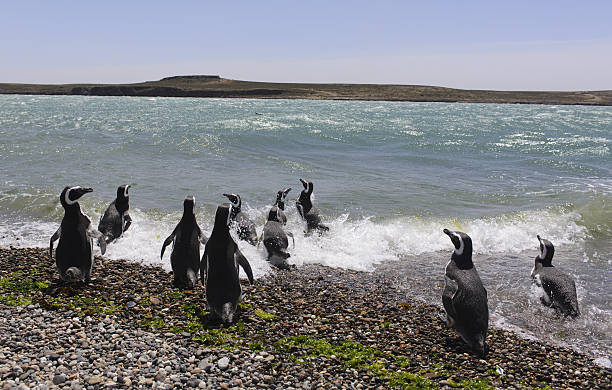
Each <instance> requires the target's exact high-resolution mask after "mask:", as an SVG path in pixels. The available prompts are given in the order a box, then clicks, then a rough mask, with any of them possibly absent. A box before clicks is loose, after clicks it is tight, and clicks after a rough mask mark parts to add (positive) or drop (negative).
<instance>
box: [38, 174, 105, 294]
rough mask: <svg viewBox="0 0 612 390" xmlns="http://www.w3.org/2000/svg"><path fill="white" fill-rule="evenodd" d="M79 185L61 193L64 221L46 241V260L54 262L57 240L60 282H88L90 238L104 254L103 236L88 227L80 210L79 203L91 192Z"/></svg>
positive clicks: (91, 260)
mask: <svg viewBox="0 0 612 390" xmlns="http://www.w3.org/2000/svg"><path fill="white" fill-rule="evenodd" d="M92 191H93V189H91V188H82V187H81V186H74V187H66V188H64V190H63V191H62V193H61V194H60V203H61V204H62V207H63V208H64V218H63V219H62V223H61V225H60V227H59V229H57V231H56V232H55V233H54V234H53V236H51V240H50V241H49V257H50V258H51V260H53V243H54V242H55V241H56V240H57V239H59V243H58V244H57V250H56V251H55V264H56V265H57V270H58V272H59V274H60V278H61V280H63V281H65V282H85V283H88V282H89V281H90V280H91V269H92V266H93V257H94V254H93V239H94V238H95V239H96V240H97V241H98V245H99V246H100V251H101V252H102V254H104V253H105V252H106V241H105V240H104V236H103V235H102V233H100V232H99V231H98V230H96V229H95V228H94V227H93V226H92V225H91V220H90V219H89V217H88V216H87V215H85V214H84V213H83V212H82V211H81V206H80V205H79V202H78V200H79V199H80V198H81V197H82V196H83V195H85V194H87V193H89V192H92Z"/></svg>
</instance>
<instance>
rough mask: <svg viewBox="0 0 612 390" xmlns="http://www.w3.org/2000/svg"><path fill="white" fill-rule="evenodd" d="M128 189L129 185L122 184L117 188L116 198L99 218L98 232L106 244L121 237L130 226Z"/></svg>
mask: <svg viewBox="0 0 612 390" xmlns="http://www.w3.org/2000/svg"><path fill="white" fill-rule="evenodd" d="M130 187H131V186H130V185H129V184H124V185H122V186H119V188H117V197H116V198H115V200H113V201H112V202H111V204H110V205H109V206H108V208H107V209H106V211H105V212H104V215H103V216H102V218H100V223H99V224H98V230H99V231H100V233H102V234H104V238H105V239H106V243H107V244H110V243H111V241H113V240H116V239H117V238H119V237H121V235H122V234H123V232H125V231H127V230H128V228H129V227H130V225H131V224H132V218H131V217H130V213H129V210H130V196H129V195H128V191H129V189H130Z"/></svg>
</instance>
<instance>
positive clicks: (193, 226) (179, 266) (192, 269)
mask: <svg viewBox="0 0 612 390" xmlns="http://www.w3.org/2000/svg"><path fill="white" fill-rule="evenodd" d="M171 242H173V243H174V245H172V254H171V255H170V264H171V265H172V273H173V274H174V281H173V284H174V286H176V287H178V288H185V289H192V288H194V287H195V286H196V285H197V284H198V272H199V271H200V244H202V245H204V244H206V236H204V234H203V233H202V230H200V227H199V226H198V223H197V222H196V217H195V198H194V197H193V196H187V197H186V198H185V200H184V201H183V216H182V217H181V220H180V221H179V223H178V224H177V225H176V227H175V228H174V230H173V231H172V234H170V236H168V238H166V240H165V241H164V244H163V245H162V249H161V255H160V259H163V257H164V251H165V250H166V247H167V246H168V245H170V243H171Z"/></svg>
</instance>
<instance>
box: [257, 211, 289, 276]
mask: <svg viewBox="0 0 612 390" xmlns="http://www.w3.org/2000/svg"><path fill="white" fill-rule="evenodd" d="M278 211H279V208H278V207H277V206H273V207H272V209H271V210H270V212H269V213H268V221H266V224H265V225H264V228H263V243H264V246H265V247H266V251H267V252H268V261H269V262H270V263H271V264H272V265H274V266H276V267H278V268H281V269H288V268H289V264H287V259H288V258H289V257H290V256H291V255H290V254H289V252H287V247H289V240H288V239H287V236H289V237H291V239H292V240H293V246H294V247H295V240H294V239H293V234H291V233H290V232H285V231H284V230H283V222H282V220H281V218H280V215H279V214H278Z"/></svg>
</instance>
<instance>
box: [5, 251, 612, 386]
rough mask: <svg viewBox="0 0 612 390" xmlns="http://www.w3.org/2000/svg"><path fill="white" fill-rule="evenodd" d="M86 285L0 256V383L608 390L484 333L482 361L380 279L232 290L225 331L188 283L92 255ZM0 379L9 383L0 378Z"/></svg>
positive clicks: (593, 375)
mask: <svg viewBox="0 0 612 390" xmlns="http://www.w3.org/2000/svg"><path fill="white" fill-rule="evenodd" d="M93 277H94V278H95V280H94V281H93V282H92V284H91V285H90V286H86V287H71V286H59V285H57V272H56V270H55V264H54V262H51V261H50V260H49V258H48V249H43V248H27V249H26V248H0V292H1V294H0V312H1V313H2V315H1V316H0V335H4V336H3V337H1V338H0V382H4V383H9V384H10V383H12V384H15V385H19V384H25V385H27V386H31V385H34V386H37V385H42V384H46V385H47V386H49V387H52V386H53V385H62V384H64V385H70V384H72V386H73V388H75V387H76V388H79V387H78V386H81V388H102V387H105V386H115V387H129V386H130V385H133V386H142V387H151V386H154V387H156V388H172V387H176V386H181V387H189V388H215V389H216V388H223V389H226V388H258V389H259V388H278V389H281V388H282V389H288V388H323V389H331V388H337V389H340V388H425V389H433V388H444V389H450V388H453V387H463V388H473V389H476V388H478V389H494V388H496V387H501V388H525V389H529V388H536V389H537V388H546V386H549V387H548V388H589V389H593V388H609V387H610V386H611V385H612V379H611V378H612V370H610V369H607V368H603V367H600V366H597V365H596V364H595V363H593V361H592V360H591V358H590V357H588V356H586V355H583V354H580V353H578V352H576V351H574V350H571V349H569V348H564V347H559V346H554V345H550V344H546V343H543V342H539V341H528V340H525V339H523V338H521V337H520V336H518V335H516V334H514V333H512V332H508V331H504V330H499V329H495V328H490V330H489V336H488V343H489V345H490V347H491V351H490V353H489V355H488V357H487V359H486V360H479V359H478V358H476V357H474V356H473V355H472V354H470V353H469V351H468V350H467V348H466V346H465V344H464V343H463V342H462V341H461V340H460V339H459V337H458V336H457V335H456V334H455V332H454V331H452V330H451V329H448V328H446V327H445V326H444V325H443V324H442V322H441V321H440V320H439V318H438V314H439V311H440V309H439V308H438V307H436V306H433V305H427V304H425V303H422V302H419V301H407V300H405V299H404V297H403V296H402V294H401V293H399V292H398V291H397V290H395V289H394V288H393V280H391V279H390V278H389V277H387V276H384V275H380V274H370V273H362V272H358V271H347V270H340V269H334V268H329V267H324V266H315V265H308V266H302V267H299V268H297V269H295V270H292V271H277V272H274V273H273V274H270V275H267V276H265V277H263V278H261V279H258V280H256V281H255V284H254V285H253V286H248V285H246V284H245V283H243V289H244V291H245V299H244V300H243V302H242V303H241V304H240V311H239V315H238V318H237V319H236V321H235V322H234V324H232V325H231V326H222V327H220V326H218V325H216V324H214V323H211V322H209V320H208V316H207V313H206V312H205V308H206V306H205V298H204V292H203V288H202V286H199V287H198V288H197V289H196V290H194V291H193V292H181V291H179V290H177V289H175V288H173V287H172V284H171V282H172V276H171V274H170V273H168V272H166V271H164V270H163V269H161V268H160V267H154V266H141V265H139V264H136V263H130V262H126V261H116V260H108V259H104V258H100V257H96V260H95V265H94V270H93ZM9 381H11V382H9Z"/></svg>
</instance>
